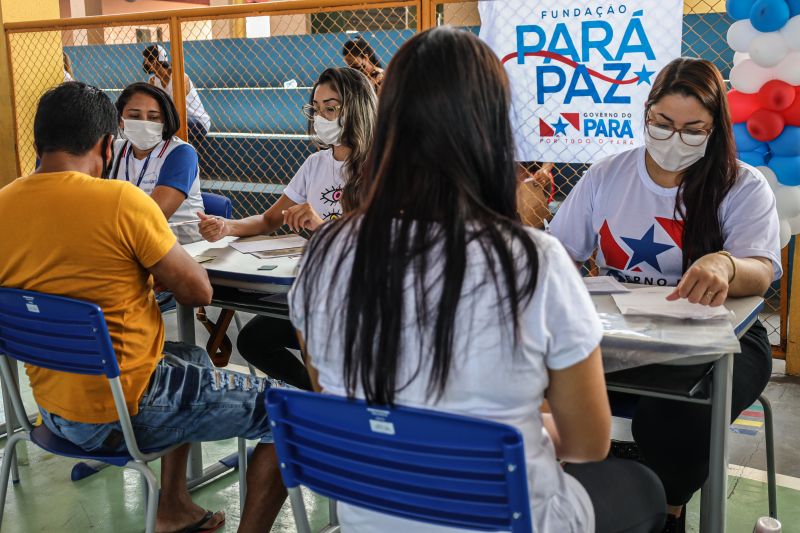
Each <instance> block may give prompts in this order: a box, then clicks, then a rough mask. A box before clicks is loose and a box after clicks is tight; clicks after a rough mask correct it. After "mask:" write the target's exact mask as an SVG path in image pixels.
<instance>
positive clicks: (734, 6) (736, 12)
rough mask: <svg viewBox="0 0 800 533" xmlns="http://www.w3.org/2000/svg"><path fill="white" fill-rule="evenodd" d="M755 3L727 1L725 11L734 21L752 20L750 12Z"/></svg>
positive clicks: (751, 1)
mask: <svg viewBox="0 0 800 533" xmlns="http://www.w3.org/2000/svg"><path fill="white" fill-rule="evenodd" d="M755 3H756V2H755V0H727V1H726V2H725V9H726V10H727V11H728V15H729V16H730V17H731V18H732V19H733V20H744V19H749V18H750V10H751V9H752V8H753V4H755Z"/></svg>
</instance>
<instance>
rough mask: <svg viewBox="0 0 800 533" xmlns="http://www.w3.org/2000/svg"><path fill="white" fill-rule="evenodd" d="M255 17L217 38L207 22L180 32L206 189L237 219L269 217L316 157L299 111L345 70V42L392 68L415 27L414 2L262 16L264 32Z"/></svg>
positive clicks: (214, 24)
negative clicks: (326, 79)
mask: <svg viewBox="0 0 800 533" xmlns="http://www.w3.org/2000/svg"><path fill="white" fill-rule="evenodd" d="M254 18H256V17H252V18H248V19H238V18H237V19H227V20H219V19H216V20H213V21H212V20H209V21H207V25H208V26H210V28H211V33H212V37H211V38H210V39H209V38H206V37H205V35H204V34H203V33H202V32H203V27H202V26H200V25H198V22H200V21H194V22H193V23H192V24H194V30H191V29H190V28H187V27H186V26H187V25H188V24H189V23H184V28H183V38H184V59H185V68H186V74H187V75H188V76H189V78H190V79H191V80H192V83H193V84H194V85H195V86H197V87H198V94H199V96H200V98H201V99H202V101H203V104H204V107H205V110H206V111H207V113H208V115H209V118H210V122H211V127H210V131H209V133H208V134H207V135H206V136H205V138H204V139H203V140H202V141H201V142H199V143H198V144H197V149H198V154H199V156H200V166H201V178H202V182H201V186H202V188H203V189H204V190H209V191H215V192H219V193H221V194H224V195H226V196H228V197H229V198H231V199H232V200H233V203H234V213H235V214H236V215H237V216H245V215H250V214H253V213H260V212H263V211H265V210H266V208H267V207H269V206H270V205H271V204H272V203H274V202H275V200H276V199H277V198H278V196H280V194H281V193H282V191H283V187H284V186H285V185H286V184H287V183H288V182H289V180H291V178H292V176H294V174H295V173H296V172H297V170H298V169H299V168H300V166H301V165H302V163H303V162H304V161H305V160H306V158H307V157H308V156H309V155H310V154H311V153H312V151H314V150H316V147H315V146H314V145H313V143H312V142H311V140H310V138H309V136H308V135H307V132H308V121H307V119H306V118H305V117H304V115H303V113H302V111H301V108H302V106H303V105H304V104H308V103H309V100H310V97H311V88H312V86H313V85H314V83H315V81H316V80H317V78H318V77H319V75H320V73H322V72H323V71H324V70H325V69H326V68H329V67H342V66H346V64H345V61H344V56H343V47H344V44H345V43H346V42H347V41H349V40H352V39H354V38H355V37H357V36H358V37H362V38H363V39H365V40H366V41H367V42H368V43H369V44H370V46H371V47H372V48H373V49H374V50H375V53H376V54H377V56H378V59H379V60H380V62H381V64H383V65H386V64H387V63H388V61H389V59H390V58H391V56H392V54H393V53H394V52H395V50H397V48H398V47H399V46H400V45H401V44H402V43H403V42H404V41H405V40H407V39H408V38H409V37H410V36H412V35H413V34H414V33H415V32H416V31H417V29H418V28H417V8H416V4H414V3H405V4H393V5H392V6H391V7H383V8H375V9H363V10H351V11H340V10H314V12H309V13H297V14H291V15H277V16H269V17H257V18H258V21H257V22H258V24H259V25H260V28H259V31H256V30H255V29H253V28H255V26H256V24H255V23H254V21H253V20H252V19H254ZM247 28H251V31H250V32H249V33H248V32H247ZM243 30H244V31H243Z"/></svg>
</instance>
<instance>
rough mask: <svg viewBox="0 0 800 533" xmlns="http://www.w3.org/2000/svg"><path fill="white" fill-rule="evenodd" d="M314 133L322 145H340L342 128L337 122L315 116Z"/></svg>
mask: <svg viewBox="0 0 800 533" xmlns="http://www.w3.org/2000/svg"><path fill="white" fill-rule="evenodd" d="M314 133H316V134H317V137H318V138H319V140H320V141H321V142H322V144H327V145H333V146H339V145H340V144H341V137H342V127H341V126H340V125H339V121H338V120H328V119H327V118H325V117H323V116H321V115H316V116H315V117H314Z"/></svg>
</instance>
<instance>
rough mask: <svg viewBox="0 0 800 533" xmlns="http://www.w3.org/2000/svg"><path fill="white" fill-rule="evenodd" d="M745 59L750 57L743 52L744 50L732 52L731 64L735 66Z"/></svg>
mask: <svg viewBox="0 0 800 533" xmlns="http://www.w3.org/2000/svg"><path fill="white" fill-rule="evenodd" d="M747 59H750V54H748V53H745V52H734V53H733V66H734V67H735V66H736V65H738V64H739V63H741V62H742V61H745V60H747Z"/></svg>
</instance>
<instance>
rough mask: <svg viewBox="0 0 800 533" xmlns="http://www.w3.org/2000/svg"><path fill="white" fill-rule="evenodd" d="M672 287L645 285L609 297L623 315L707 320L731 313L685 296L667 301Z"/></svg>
mask: <svg viewBox="0 0 800 533" xmlns="http://www.w3.org/2000/svg"><path fill="white" fill-rule="evenodd" d="M673 290H675V288H674V287H646V288H642V289H635V290H632V291H631V292H629V293H625V294H613V295H611V297H612V298H613V299H614V302H615V303H616V304H617V307H618V308H619V311H620V313H622V314H623V315H639V316H661V317H669V318H693V319H697V320H707V319H710V318H730V317H732V316H733V314H732V313H731V312H730V311H729V310H728V309H727V308H726V307H725V306H718V307H709V306H707V305H701V304H693V303H691V302H689V300H687V299H685V298H680V299H678V300H675V301H672V302H671V301H668V300H667V299H666V298H667V295H668V294H670V293H671V292H672V291H673Z"/></svg>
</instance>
